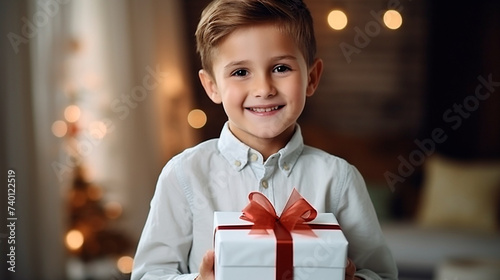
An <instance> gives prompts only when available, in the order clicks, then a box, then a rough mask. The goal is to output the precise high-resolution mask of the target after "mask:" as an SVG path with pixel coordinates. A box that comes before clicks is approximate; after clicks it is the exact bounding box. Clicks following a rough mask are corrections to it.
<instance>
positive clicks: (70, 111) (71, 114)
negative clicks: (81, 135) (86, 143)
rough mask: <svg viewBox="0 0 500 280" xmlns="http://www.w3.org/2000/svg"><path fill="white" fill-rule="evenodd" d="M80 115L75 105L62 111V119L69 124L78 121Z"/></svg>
mask: <svg viewBox="0 0 500 280" xmlns="http://www.w3.org/2000/svg"><path fill="white" fill-rule="evenodd" d="M80 114H81V111H80V108H79V107H78V106H76V105H69V106H68V107H66V109H64V118H66V120H67V121H68V122H71V123H74V122H76V121H78V120H79V119H80Z"/></svg>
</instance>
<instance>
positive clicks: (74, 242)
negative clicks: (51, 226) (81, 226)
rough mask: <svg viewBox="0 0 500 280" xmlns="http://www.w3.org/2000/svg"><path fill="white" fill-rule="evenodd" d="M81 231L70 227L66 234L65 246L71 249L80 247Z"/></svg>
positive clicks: (82, 238) (81, 242)
mask: <svg viewBox="0 0 500 280" xmlns="http://www.w3.org/2000/svg"><path fill="white" fill-rule="evenodd" d="M83 242H84V237H83V233H82V232H81V231H79V230H76V229H72V230H70V231H68V233H67V234H66V247H68V249H70V250H72V251H76V250H78V249H80V248H81V247H82V245H83Z"/></svg>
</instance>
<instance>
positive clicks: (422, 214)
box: [417, 155, 500, 232]
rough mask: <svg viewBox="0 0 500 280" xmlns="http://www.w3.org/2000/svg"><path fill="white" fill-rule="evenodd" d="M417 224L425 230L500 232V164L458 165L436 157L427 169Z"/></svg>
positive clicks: (429, 160)
mask: <svg viewBox="0 0 500 280" xmlns="http://www.w3.org/2000/svg"><path fill="white" fill-rule="evenodd" d="M424 176H425V178H424V188H423V192H422V197H421V204H420V209H419V213H418V217H417V219H418V223H419V224H420V225H421V226H424V227H437V228H453V229H470V230H476V231H486V232H493V231H496V230H498V219H497V213H498V208H497V207H498V203H499V197H500V196H499V194H500V162H495V163H485V162H483V163H471V162H458V161H454V160H451V159H447V158H444V157H442V156H437V155H434V156H432V157H430V158H429V159H427V161H426V163H425V166H424Z"/></svg>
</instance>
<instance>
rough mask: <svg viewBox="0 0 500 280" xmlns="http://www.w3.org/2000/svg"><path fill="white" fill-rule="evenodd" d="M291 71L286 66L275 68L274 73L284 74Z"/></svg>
mask: <svg viewBox="0 0 500 280" xmlns="http://www.w3.org/2000/svg"><path fill="white" fill-rule="evenodd" d="M290 70H291V69H290V67H288V66H286V65H278V66H276V67H274V69H273V72H277V73H282V72H287V71H290Z"/></svg>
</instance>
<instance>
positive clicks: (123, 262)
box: [116, 256, 134, 274]
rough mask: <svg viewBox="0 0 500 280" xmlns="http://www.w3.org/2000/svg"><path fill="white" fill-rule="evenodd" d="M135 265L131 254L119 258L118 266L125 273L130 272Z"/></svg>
mask: <svg viewBox="0 0 500 280" xmlns="http://www.w3.org/2000/svg"><path fill="white" fill-rule="evenodd" d="M133 265H134V259H133V258H132V257H129V256H123V257H120V258H119V259H118V261H117V262H116V266H117V267H118V270H120V272H121V273H123V274H129V273H131V272H132V266H133Z"/></svg>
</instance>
